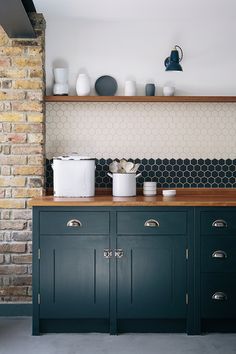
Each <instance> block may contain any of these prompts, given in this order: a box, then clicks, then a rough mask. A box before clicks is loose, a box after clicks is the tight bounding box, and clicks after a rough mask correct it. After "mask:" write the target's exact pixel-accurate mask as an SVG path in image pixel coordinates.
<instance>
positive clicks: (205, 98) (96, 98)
mask: <svg viewBox="0 0 236 354" xmlns="http://www.w3.org/2000/svg"><path fill="white" fill-rule="evenodd" d="M45 102H236V96H46V97H45Z"/></svg>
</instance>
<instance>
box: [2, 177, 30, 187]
mask: <svg viewBox="0 0 236 354" xmlns="http://www.w3.org/2000/svg"><path fill="white" fill-rule="evenodd" d="M25 182H26V178H25V177H19V176H10V177H8V176H5V177H2V176H0V186H1V187H24V186H25Z"/></svg>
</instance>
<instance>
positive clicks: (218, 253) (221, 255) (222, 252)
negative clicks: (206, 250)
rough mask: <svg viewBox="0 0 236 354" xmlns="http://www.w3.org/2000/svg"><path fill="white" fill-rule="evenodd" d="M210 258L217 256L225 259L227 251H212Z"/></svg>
mask: <svg viewBox="0 0 236 354" xmlns="http://www.w3.org/2000/svg"><path fill="white" fill-rule="evenodd" d="M211 257H212V258H219V259H225V258H227V253H226V252H225V251H221V250H218V251H214V252H213V253H212V255H211Z"/></svg>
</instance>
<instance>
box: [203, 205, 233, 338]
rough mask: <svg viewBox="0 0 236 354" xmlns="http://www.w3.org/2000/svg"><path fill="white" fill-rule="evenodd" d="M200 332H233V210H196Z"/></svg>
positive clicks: (220, 208) (228, 208)
mask: <svg viewBox="0 0 236 354" xmlns="http://www.w3.org/2000/svg"><path fill="white" fill-rule="evenodd" d="M196 230H197V239H198V240H199V241H198V242H199V250H198V252H199V261H200V264H199V268H198V269H197V272H199V283H198V289H199V296H198V297H197V301H198V303H199V328H200V330H201V331H224V332H227V331H235V330H236V209H235V208H232V207H225V208H222V207H215V208H214V207H212V208H197V211H196Z"/></svg>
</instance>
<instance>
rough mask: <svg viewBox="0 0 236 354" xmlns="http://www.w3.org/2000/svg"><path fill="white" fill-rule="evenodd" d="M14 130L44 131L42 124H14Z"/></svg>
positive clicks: (26, 131)
mask: <svg viewBox="0 0 236 354" xmlns="http://www.w3.org/2000/svg"><path fill="white" fill-rule="evenodd" d="M12 131H13V132H16V133H40V132H43V125H42V124H14V125H13V126H12Z"/></svg>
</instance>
